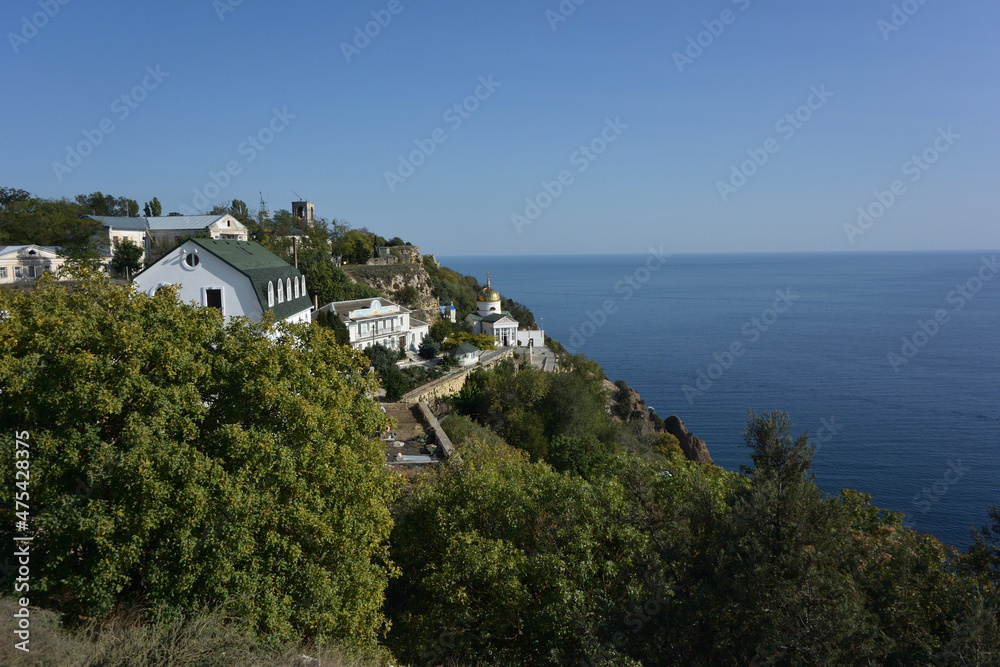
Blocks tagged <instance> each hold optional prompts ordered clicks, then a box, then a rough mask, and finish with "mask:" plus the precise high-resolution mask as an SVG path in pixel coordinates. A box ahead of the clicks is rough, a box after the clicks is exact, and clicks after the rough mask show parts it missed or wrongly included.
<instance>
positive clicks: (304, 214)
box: [292, 201, 316, 229]
mask: <svg viewBox="0 0 1000 667" xmlns="http://www.w3.org/2000/svg"><path fill="white" fill-rule="evenodd" d="M292 215H294V216H295V219H296V220H297V221H298V226H299V228H300V229H309V228H310V227H312V226H313V225H315V224H316V205H315V204H313V203H312V202H311V201H293V202H292Z"/></svg>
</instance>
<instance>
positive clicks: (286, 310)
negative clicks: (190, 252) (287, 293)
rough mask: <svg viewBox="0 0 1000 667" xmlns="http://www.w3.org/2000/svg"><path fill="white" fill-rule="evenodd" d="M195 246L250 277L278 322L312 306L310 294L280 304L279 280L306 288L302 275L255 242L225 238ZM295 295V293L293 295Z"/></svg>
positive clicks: (263, 304)
mask: <svg viewBox="0 0 1000 667" xmlns="http://www.w3.org/2000/svg"><path fill="white" fill-rule="evenodd" d="M188 240H189V241H190V242H191V243H194V244H195V245H197V246H199V247H201V248H203V249H205V250H206V251H207V252H210V253H212V254H213V255H215V256H216V257H218V258H219V259H221V260H222V261H223V262H225V263H226V264H228V265H229V266H231V267H233V268H234V269H236V270H237V271H239V272H240V273H242V274H243V275H245V276H246V277H247V278H249V279H250V284H251V285H253V291H254V293H255V294H256V295H257V301H259V302H260V308H261V310H262V311H264V312H267V311H269V310H270V311H271V312H273V313H274V317H275V319H276V320H283V319H285V318H286V317H291V316H292V315H295V314H297V313H301V312H302V311H303V310H306V309H307V308H309V307H310V306H312V302H311V301H310V300H309V295H308V294H302V293H301V292H300V294H299V298H297V299H287V298H286V299H285V301H284V302H283V303H278V285H277V281H278V280H279V279H280V280H284V281H287V279H288V278H291V279H292V280H298V281H299V287H300V288H301V287H302V273H301V272H300V271H299V270H298V269H296V268H295V267H294V266H292V265H291V264H289V263H288V262H286V261H285V260H283V259H281V258H280V257H278V256H277V255H275V254H274V253H273V252H271V251H270V250H268V249H267V248H265V247H264V246H262V245H261V244H259V243H257V242H255V241H228V240H224V239H188ZM268 283H272V284H274V295H275V299H274V307H273V308H271V307H268V305H267V284H268ZM292 293H293V294H294V292H292Z"/></svg>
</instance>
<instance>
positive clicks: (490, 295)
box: [476, 273, 500, 303]
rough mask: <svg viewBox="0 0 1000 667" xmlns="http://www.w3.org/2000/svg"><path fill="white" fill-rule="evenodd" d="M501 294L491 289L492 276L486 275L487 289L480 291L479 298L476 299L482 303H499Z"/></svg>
mask: <svg viewBox="0 0 1000 667" xmlns="http://www.w3.org/2000/svg"><path fill="white" fill-rule="evenodd" d="M499 300H500V293H499V292H497V291H496V290H495V289H493V288H492V287H490V274H489V273H487V274H486V287H484V288H483V289H481V290H479V296H477V297H476V301H479V302H480V303H490V302H492V301H499Z"/></svg>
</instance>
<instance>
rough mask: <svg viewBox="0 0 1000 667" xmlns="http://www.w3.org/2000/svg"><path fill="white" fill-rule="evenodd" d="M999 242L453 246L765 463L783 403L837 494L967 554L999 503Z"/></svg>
mask: <svg viewBox="0 0 1000 667" xmlns="http://www.w3.org/2000/svg"><path fill="white" fill-rule="evenodd" d="M998 257H1000V251H989V252H928V253H885V254H882V253H802V254H727V255H709V254H705V255H696V254H690V255H671V256H668V255H664V254H661V253H660V252H658V251H656V250H655V249H650V252H649V253H648V254H644V255H603V256H602V255H592V256H582V255H575V256H521V257H508V256H504V257H439V260H440V261H441V262H442V263H443V264H444V265H445V266H448V267H449V268H452V269H454V270H456V271H458V272H460V273H462V274H464V275H474V276H476V278H478V280H479V281H480V282H481V283H482V282H485V280H486V273H487V271H489V272H490V276H491V279H492V285H493V287H494V288H496V289H497V290H498V291H499V292H500V293H501V294H502V295H504V296H505V297H507V298H509V299H513V300H515V301H518V302H520V303H523V304H524V305H526V306H528V308H530V309H531V311H532V312H533V313H534V315H535V318H536V320H537V321H538V323H539V324H540V325H541V326H542V327H543V328H544V329H545V332H546V334H547V335H548V336H550V337H552V338H555V339H556V340H558V341H559V342H561V343H562V344H563V345H564V346H566V347H567V348H568V349H570V350H571V351H573V352H576V353H582V354H585V355H586V356H587V357H590V358H591V359H594V360H596V361H597V362H599V363H600V364H601V366H602V367H603V368H604V369H605V371H606V372H607V375H608V379H610V380H612V381H613V380H616V379H619V378H621V379H624V380H625V381H626V382H627V383H628V384H629V385H630V386H632V387H633V388H635V389H636V390H637V391H638V392H639V393H640V394H641V395H642V397H643V399H644V400H645V401H646V404H647V405H648V406H650V407H652V408H654V409H655V410H656V412H657V414H659V415H660V416H661V417H664V418H665V417H667V416H669V415H673V414H676V415H677V416H679V417H680V418H681V419H682V420H683V421H684V423H685V425H686V426H687V428H688V429H689V430H690V431H691V432H692V433H694V434H695V435H696V436H698V437H700V438H702V439H703V440H704V441H705V442H706V443H707V445H708V448H709V451H710V452H711V455H712V458H713V459H714V461H715V463H716V464H717V465H720V466H722V467H724V468H727V469H731V470H737V471H738V470H740V467H741V466H748V465H750V456H749V450H748V448H747V447H746V444H745V442H744V440H743V429H744V427H745V426H746V421H747V410H748V409H752V410H754V411H756V412H757V413H760V412H763V411H771V410H783V411H784V412H786V413H788V414H789V416H790V418H791V420H792V422H793V424H794V426H793V433H794V434H798V433H800V432H802V431H808V433H809V436H810V441H811V442H812V443H813V444H815V445H816V455H815V457H814V459H813V473H814V474H815V479H816V482H817V483H818V484H819V486H820V487H821V488H822V489H823V490H824V491H826V492H828V493H831V494H836V493H837V492H839V491H840V489H842V488H852V489H856V490H858V491H861V492H863V493H867V494H870V495H871V496H872V499H873V502H874V503H875V504H877V505H878V506H880V507H882V508H884V509H887V510H892V511H897V512H904V513H905V514H906V523H907V525H909V526H911V527H913V528H915V529H916V530H918V531H920V532H922V533H929V534H931V535H933V536H935V537H937V538H938V539H940V540H941V541H943V542H946V543H948V544H952V545H955V546H957V547H959V548H960V549H963V550H964V549H966V548H967V547H968V546H969V545H970V544H971V542H972V538H971V535H970V530H971V529H973V528H977V527H981V526H983V525H985V524H986V523H987V522H988V509H989V507H990V506H991V505H1000V275H998V273H1000V267H998V266H997V263H996V262H997V258H998Z"/></svg>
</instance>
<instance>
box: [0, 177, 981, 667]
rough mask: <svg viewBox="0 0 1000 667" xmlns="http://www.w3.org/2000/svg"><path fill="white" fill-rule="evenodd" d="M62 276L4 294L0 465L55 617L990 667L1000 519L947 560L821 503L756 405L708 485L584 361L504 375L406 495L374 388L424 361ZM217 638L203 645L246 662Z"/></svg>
mask: <svg viewBox="0 0 1000 667" xmlns="http://www.w3.org/2000/svg"><path fill="white" fill-rule="evenodd" d="M0 194H4V196H8V195H10V194H11V193H0ZM9 198H10V199H11V201H14V202H15V203H17V202H23V201H26V200H21V199H18V198H17V196H16V193H14V195H13V196H12V197H9ZM300 250H302V251H303V253H304V255H305V258H306V261H307V263H308V261H309V259H310V257H309V253H310V252H311V251H313V250H315V251H316V253H317V254H316V260H317V262H318V263H319V264H322V263H324V262H325V263H326V264H331V263H330V262H329V260H328V258H327V257H326V254H327V252H326V251H325V250H324V249H323V247H320V248H318V249H316V248H310V247H308V246H304V247H303V248H301V249H300ZM302 258H303V255H300V260H301V259H302ZM331 265H332V264H331ZM438 275H439V276H440V275H442V274H438ZM456 275H457V274H456ZM80 277H81V280H79V281H77V282H70V283H57V282H55V280H54V279H53V277H52V276H45V277H43V278H42V279H40V280H39V281H38V285H37V289H35V290H34V291H14V290H6V289H0V387H2V388H3V400H2V402H0V428H2V435H0V450H2V452H3V456H4V458H5V460H6V461H8V462H11V461H17V460H23V457H22V458H21V459H18V458H17V455H16V447H17V446H16V443H15V438H14V435H15V434H16V433H19V432H26V433H27V434H28V438H27V442H28V443H29V450H28V451H30V459H29V460H30V473H31V477H30V483H26V484H25V487H24V488H25V489H27V490H29V491H30V494H29V495H30V498H29V502H30V507H31V512H30V514H31V519H30V521H29V525H28V527H27V532H29V533H31V534H34V535H35V536H36V538H37V539H36V541H35V542H34V543H33V546H32V559H31V567H32V579H31V590H30V596H31V600H32V604H33V605H35V604H40V605H45V606H48V607H51V608H53V609H55V610H58V611H60V612H63V613H65V614H67V618H68V619H70V620H71V621H73V620H75V621H86V620H87V619H93V618H98V619H99V618H103V617H108V616H109V615H110V616H113V615H114V613H115V611H116V610H118V609H120V608H122V607H124V606H132V605H134V606H136V607H138V608H139V609H141V610H143V611H144V613H145V614H146V615H147V618H148V619H161V620H162V622H160V623H154V624H152V625H151V626H150V627H151V628H163V627H167V628H173V627H185V626H184V623H183V622H182V621H181V620H179V619H180V618H181V617H182V616H188V615H190V614H195V613H198V612H200V611H201V610H203V609H207V610H209V611H214V612H219V613H220V614H222V615H224V616H225V617H226V618H229V619H233V620H235V621H236V623H238V624H239V625H242V626H243V628H241V629H240V630H241V632H242V633H249V634H252V635H253V636H255V637H256V639H255V641H256V640H265V641H269V642H272V643H277V642H282V641H288V640H294V641H297V640H299V639H301V638H306V639H313V638H316V639H320V640H323V639H328V638H329V639H333V640H335V641H337V642H338V643H341V644H343V645H347V646H350V647H356V648H364V649H372V648H373V647H375V646H377V645H378V644H381V645H382V646H387V647H388V648H389V649H390V650H391V651H392V652H393V653H395V654H396V655H397V656H399V657H400V658H401V659H402V660H403V663H404V664H414V665H416V664H434V665H438V664H470V665H472V664H491V665H492V664H501V665H564V664H585V665H620V666H639V665H650V666H652V665H705V666H708V665H730V664H733V665H735V664H740V665H743V664H746V665H899V666H903V665H914V664H921V665H922V664H934V665H997V664H1000V510H997V509H996V508H993V509H992V511H991V515H990V516H991V521H992V523H991V525H990V526H987V527H984V528H982V529H981V530H979V531H977V532H976V534H975V543H974V544H973V546H972V548H971V549H970V550H969V551H968V552H967V553H964V554H962V553H959V552H958V551H956V550H955V549H953V548H951V547H948V546H946V545H943V544H941V543H940V542H938V541H937V540H935V539H934V538H932V537H930V536H927V535H920V534H918V533H916V532H915V531H913V530H911V529H909V528H907V527H906V526H905V525H904V521H903V516H902V515H900V514H895V513H891V512H886V511H883V510H881V509H879V508H878V507H876V506H874V505H872V503H871V499H870V498H869V497H867V496H865V495H863V494H860V493H857V492H854V491H850V490H844V491H842V492H841V493H840V494H838V495H836V496H830V495H826V494H824V493H822V492H821V491H820V489H819V488H818V487H817V486H816V484H815V482H814V480H813V479H812V476H811V473H810V466H811V462H812V456H813V452H814V450H813V447H812V445H811V444H810V442H809V438H808V435H807V434H802V435H801V436H798V437H793V434H792V425H791V423H790V421H789V418H788V417H787V416H786V415H784V414H783V413H780V412H773V413H767V414H763V415H757V414H753V413H751V414H749V416H748V420H747V428H746V430H745V433H744V438H745V442H746V445H747V447H748V448H749V450H750V454H751V461H752V465H751V466H750V467H748V468H746V469H744V470H742V471H741V472H740V473H736V472H729V471H725V470H722V469H721V468H718V467H715V466H700V465H697V464H695V463H692V462H690V461H687V460H686V459H685V458H684V457H683V455H682V454H681V452H680V450H679V448H678V446H677V440H676V438H673V437H672V436H670V435H668V434H666V433H663V432H660V431H658V430H657V428H658V427H659V426H660V425H661V424H662V421H661V420H659V418H658V417H655V415H651V414H650V413H649V411H648V409H647V408H646V406H645V405H644V404H642V403H641V401H640V400H638V399H637V397H636V396H635V395H634V394H633V392H631V390H630V389H629V388H628V387H627V385H625V384H624V383H622V382H619V383H615V385H611V384H610V383H608V382H607V380H606V378H605V376H604V373H603V371H602V370H601V368H600V367H599V366H598V365H597V364H596V363H594V362H593V361H590V360H588V359H586V358H584V357H582V356H576V357H573V356H569V355H566V354H562V355H560V360H559V361H560V363H559V367H560V372H558V373H543V372H541V371H538V370H537V369H533V368H518V367H517V366H516V365H515V364H513V363H510V362H504V363H501V364H499V365H497V366H495V367H494V368H492V369H490V370H487V371H476V372H474V373H472V374H471V375H470V376H469V379H468V381H467V383H466V385H465V388H464V389H462V391H461V392H460V393H459V394H458V395H457V396H456V397H454V399H453V401H452V405H451V409H452V412H453V414H451V415H450V416H448V417H447V418H446V419H444V420H443V427H444V429H445V431H446V432H447V433H448V435H449V436H450V438H451V439H452V441H453V442H454V444H455V445H456V447H457V449H458V453H459V454H460V456H458V457H453V458H451V459H450V460H449V461H448V462H447V463H443V464H440V465H437V466H433V467H428V468H429V469H427V470H425V471H424V472H422V473H419V474H417V475H415V477H414V478H413V479H412V480H411V481H409V482H408V483H407V484H405V486H404V489H403V491H402V495H399V494H398V491H397V483H396V482H395V481H394V479H395V478H393V477H390V476H389V475H387V473H386V472H385V470H384V467H383V462H384V456H385V454H384V449H383V447H382V445H381V443H379V442H378V441H377V440H376V439H375V438H374V437H373V434H375V433H377V432H378V431H381V430H383V429H384V428H385V427H386V426H387V425H388V424H387V420H386V418H385V417H384V415H383V413H382V412H381V411H380V410H379V408H378V406H377V404H376V403H375V402H374V401H373V400H372V399H371V398H370V397H371V396H373V395H374V393H375V391H376V389H377V385H378V384H379V383H381V384H382V385H383V386H384V387H385V388H386V390H387V394H389V395H390V398H391V397H395V396H398V395H400V394H402V393H403V392H404V391H406V390H408V388H410V387H412V386H413V385H414V384H416V383H417V382H423V381H426V380H428V379H431V378H432V377H434V376H437V375H438V374H440V373H443V372H444V369H443V368H442V367H441V366H439V367H436V368H433V369H422V368H416V369H406V370H402V369H400V368H399V367H398V366H397V364H396V361H397V359H398V356H399V353H398V351H395V350H389V349H386V348H381V347H379V346H375V347H373V348H370V349H368V350H366V351H365V352H364V354H360V353H357V352H354V351H352V350H351V349H350V348H348V347H346V346H344V345H340V344H337V340H336V336H337V329H336V325H335V323H334V322H333V321H326V322H323V321H321V322H320V325H321V326H309V327H305V326H302V327H282V328H279V330H280V331H281V332H282V333H281V335H273V334H274V332H273V331H272V330H271V329H269V328H268V325H267V324H266V323H265V324H254V323H251V322H248V321H246V320H241V319H236V320H234V321H233V322H231V323H230V324H229V325H224V324H223V322H222V319H221V317H220V316H219V314H218V312H217V311H215V310H213V309H198V308H193V307H191V306H186V305H183V304H180V303H178V301H177V298H176V294H175V293H174V292H173V291H172V290H170V289H165V290H161V291H159V292H158V293H157V295H156V296H154V297H148V296H146V295H143V294H138V293H136V292H135V291H134V290H132V289H130V288H128V287H116V286H112V285H111V284H109V282H108V280H107V279H106V278H102V277H99V276H96V275H87V274H86V272H84V273H83V274H82V275H81V276H80ZM472 282H474V281H472ZM469 287H470V289H471V287H472V285H471V284H469ZM332 319H336V318H332ZM324 325H325V326H324ZM434 331H435V333H436V334H437V335H440V336H443V337H444V338H446V339H447V338H454V337H455V336H456V335H457V334H460V333H463V331H462V327H461V326H460V325H459V326H452V325H450V324H447V325H440V326H438V325H436V326H435V329H434ZM555 347H557V346H555ZM429 349H430V346H428V350H429ZM370 367H371V368H374V371H375V372H374V373H368V370H369V368H370ZM22 449H23V448H22ZM16 470H17V468H16V466H14V465H7V466H2V467H0V485H3V487H4V488H6V489H8V490H15V489H17V487H16V486H15V482H16V481H17V480H15V471H16ZM9 492H10V491H8V493H9ZM8 497H9V496H8ZM9 510H10V511H13V508H9ZM13 528H14V526H13V524H12V522H11V521H5V522H2V523H0V539H2V540H5V541H6V542H7V543H8V544H9V543H10V539H11V537H12V536H11V531H12V529H13ZM10 573H11V571H10V570H8V572H7V573H6V574H5V576H6V577H7V580H6V581H5V582H4V585H5V586H6V587H7V590H11V589H12V586H11V582H10V581H9V579H10ZM396 574H398V576H395V577H394V576H393V575H396ZM230 631H231V628H230V627H229V626H228V625H223V626H221V627H220V628H219V629H218V631H217V632H214V631H213V632H214V634H213V635H212V637H215V638H216V639H219V638H227V637H228V639H225V641H222V643H221V644H219V645H225V646H232V647H234V648H233V649H232V650H234V651H240V652H242V653H244V654H250V653H254V652H255V650H254V649H250V648H248V647H247V646H246V645H245V642H244V640H243V639H242V638H244V637H247V636H249V634H239V635H233V634H231V632H230ZM171 632H173V631H172V630H171ZM164 641H166V640H164ZM137 645H140V644H137ZM141 645H142V646H146V644H141ZM178 645H179V644H174V646H178ZM143 650H145V649H143ZM150 650H154V649H152V648H151V649H150ZM168 650H169V649H168ZM227 650H230V649H227ZM274 654H277V651H276V652H275V653H274Z"/></svg>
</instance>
